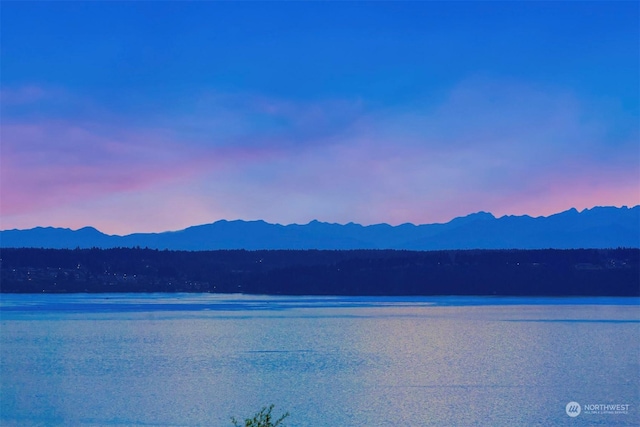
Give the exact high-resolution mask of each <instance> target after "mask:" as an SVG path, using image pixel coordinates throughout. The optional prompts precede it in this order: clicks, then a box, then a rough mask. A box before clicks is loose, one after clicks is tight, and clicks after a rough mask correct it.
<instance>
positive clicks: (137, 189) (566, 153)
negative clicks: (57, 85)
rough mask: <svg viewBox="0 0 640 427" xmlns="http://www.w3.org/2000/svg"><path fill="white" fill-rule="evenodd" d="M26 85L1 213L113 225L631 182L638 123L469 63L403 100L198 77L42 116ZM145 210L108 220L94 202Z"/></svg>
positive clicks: (9, 128)
mask: <svg viewBox="0 0 640 427" xmlns="http://www.w3.org/2000/svg"><path fill="white" fill-rule="evenodd" d="M36 87H37V86H33V87H32V88H31V89H29V88H22V89H16V90H13V91H9V92H6V91H5V90H4V89H3V93H2V99H3V108H4V109H5V110H7V112H6V113H5V112H4V111H3V127H2V141H3V142H2V161H1V166H2V169H1V179H2V205H1V208H2V217H3V227H13V226H17V227H25V226H34V225H47V222H48V221H50V220H51V218H52V212H57V214H56V215H57V217H56V218H59V219H58V220H59V221H60V222H64V221H65V220H64V216H65V214H66V215H67V217H68V218H67V219H66V221H67V223H70V222H73V223H78V222H80V221H81V222H84V225H86V224H92V225H96V226H98V227H100V225H101V224H99V223H97V222H94V220H93V219H94V218H102V219H101V220H100V221H102V224H103V225H104V227H111V229H110V230H109V229H106V231H113V232H132V231H159V230H166V229H176V228H180V227H184V226H188V225H192V224H196V223H203V222H210V221H214V220H217V219H220V218H222V217H226V218H245V219H256V218H262V219H266V220H268V221H272V222H280V223H290V222H306V221H308V220H311V219H313V218H318V219H320V220H327V221H336V222H348V221H356V222H361V223H377V222H391V223H402V222H415V223H425V222H434V221H446V220H448V219H450V218H452V217H453V216H456V215H463V214H467V213H470V212H474V211H478V210H489V211H493V212H494V213H495V214H509V213H514V214H520V213H529V214H534V215H535V214H550V213H553V212H555V211H559V210H562V209H566V208H569V207H571V206H576V207H579V208H583V207H590V206H592V205H594V204H616V205H619V204H636V203H638V202H639V198H640V190H639V186H640V184H638V182H639V181H638V176H639V170H638V165H639V163H640V162H639V161H638V160H639V159H638V151H637V140H638V128H637V126H627V127H626V128H625V127H624V126H620V125H619V124H618V123H615V122H612V120H615V117H616V115H615V111H609V113H610V114H609V115H608V116H606V117H599V116H598V115H596V114H594V113H593V111H595V110H594V109H593V108H591V106H589V105H585V104H584V103H583V102H582V101H581V100H580V99H578V98H577V97H576V96H575V95H573V94H571V93H569V92H565V91H558V90H556V89H555V88H550V87H540V86H536V85H531V84H525V83H522V82H506V83H505V82H497V81H493V80H490V79H484V80H483V79H475V80H473V79H472V80H467V81H463V82H461V83H460V84H459V85H457V86H456V87H455V88H453V89H452V90H451V91H450V92H449V93H448V95H447V96H445V97H444V98H442V99H440V100H426V101H428V102H426V101H425V102H424V103H414V104H412V105H405V106H403V107H402V108H378V107H377V106H374V105H369V104H367V102H366V101H364V100H362V99H344V100H341V99H338V100H316V101H300V100H297V101H293V100H288V99H276V98H269V97H266V96H258V95H253V94H236V95H234V94H219V93H207V92H203V93H201V94H199V95H198V96H196V97H193V98H192V99H185V100H184V101H183V102H182V103H181V104H180V105H172V106H167V107H166V108H165V109H164V110H162V111H160V110H154V111H153V112H148V111H140V113H139V114H138V115H136V117H133V118H132V117H128V116H119V115H118V114H116V113H115V112H107V113H105V111H104V109H102V108H95V109H93V110H90V111H87V112H85V114H83V115H80V118H78V115H75V114H73V115H68V116H60V115H55V117H46V115H43V114H42V113H40V112H38V108H37V106H38V105H40V103H42V102H43V99H44V98H46V95H44V94H43V93H44V91H39V90H36V89H34V88H36ZM41 92H42V93H41ZM6 93H9V95H6ZM5 96H9V98H8V99H9V100H11V99H13V103H12V102H7V103H6V104H5V99H7V98H5ZM71 98H73V99H74V100H75V101H73V102H77V100H78V99H79V98H78V97H70V99H71ZM18 101H19V102H18ZM84 103H85V102H84V101H82V102H79V103H77V104H76V105H82V104H84ZM17 104H20V108H21V109H22V110H21V114H12V112H13V110H12V109H13V108H17V107H16V105H17ZM86 104H91V105H93V104H92V103H91V102H90V101H87V102H86ZM28 105H32V106H33V110H32V111H31V112H30V110H29V109H28V108H27V109H25V106H28ZM612 117H614V118H613V119H612ZM619 129H626V130H625V131H624V132H620V130H619ZM153 210H155V211H156V214H155V215H153V216H152V217H150V215H149V214H147V215H146V218H141V217H140V216H139V215H134V214H128V218H129V219H128V221H126V224H125V223H124V222H123V223H122V225H120V226H116V225H113V221H109V220H108V219H107V218H106V216H105V215H103V214H100V212H107V211H108V212H111V213H115V212H126V211H138V212H151V211H153ZM167 211H168V212H167ZM171 211H173V212H174V213H171ZM80 216H83V218H82V219H79V217H80ZM71 217H73V219H71ZM178 217H179V218H178Z"/></svg>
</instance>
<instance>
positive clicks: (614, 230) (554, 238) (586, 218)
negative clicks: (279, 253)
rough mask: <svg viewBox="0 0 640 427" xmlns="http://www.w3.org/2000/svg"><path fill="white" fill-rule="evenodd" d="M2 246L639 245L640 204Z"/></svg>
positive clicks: (43, 231) (44, 235) (49, 230)
mask: <svg viewBox="0 0 640 427" xmlns="http://www.w3.org/2000/svg"><path fill="white" fill-rule="evenodd" d="M0 247H3V248H25V247H33V248H51V249H75V248H93V247H95V248H103V249H104V248H116V247H141V248H150V249H160V250H164V249H169V250H187V251H196V250H216V249H246V250H260V249H334V250H347V249H399V250H444V249H547V248H554V249H577V248H596V249H597V248H617V247H627V248H638V247H640V205H637V206H634V207H632V208H628V207H626V206H623V207H620V208H617V207H594V208H592V209H585V210H583V211H582V212H578V210H576V209H575V208H574V209H569V210H567V211H564V212H561V213H557V214H554V215H550V216H547V217H536V218H534V217H530V216H527V215H524V216H503V217H500V218H496V217H494V216H493V215H492V214H490V213H487V212H478V213H474V214H471V215H467V216H465V217H458V218H455V219H453V220H451V221H449V222H447V223H444V224H424V225H413V224H402V225H398V226H391V225H389V224H376V225H368V226H363V225H359V224H354V223H348V224H344V225H341V224H331V223H325V222H319V221H315V220H314V221H311V222H310V223H308V224H305V225H298V224H291V225H280V224H270V223H267V222H264V221H261V220H260V221H242V220H235V221H227V220H221V221H217V222H214V223H212V224H205V225H197V226H193V227H189V228H186V229H184V230H179V231H168V232H163V233H135V234H129V235H126V236H115V235H107V234H104V233H102V232H100V231H98V230H96V229H95V228H93V227H84V228H81V229H79V230H75V231H74V230H70V229H68V228H53V227H46V228H43V227H36V228H32V229H29V230H5V231H0Z"/></svg>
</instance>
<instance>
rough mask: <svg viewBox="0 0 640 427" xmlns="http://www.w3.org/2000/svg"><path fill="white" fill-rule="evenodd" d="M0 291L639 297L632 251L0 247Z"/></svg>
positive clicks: (637, 256) (639, 252) (639, 272)
mask: <svg viewBox="0 0 640 427" xmlns="http://www.w3.org/2000/svg"><path fill="white" fill-rule="evenodd" d="M0 254H1V261H0V274H1V275H0V290H1V291H2V292H5V293H8V292H12V293H36V292H37V293H42V292H52V293H66V292H218V293H237V292H242V293H251V294H289V295H523V296H525V295H526V296H563V295H567V296H568V295H584V296H591V295H593V296H598V295H601V296H640V269H639V260H640V249H611V250H601V249H598V250H596V249H576V250H553V249H548V250H464V251H432V252H415V251H394V250H350V251H327V250H322V251H319V250H308V251H299V250H290V251H289V250H268V251H244V250H221V251H202V252H186V251H158V250H152V249H140V248H133V249H132V248H119V249H76V250H65V249H2V250H1V252H0Z"/></svg>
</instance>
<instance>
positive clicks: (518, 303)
mask: <svg viewBox="0 0 640 427" xmlns="http://www.w3.org/2000/svg"><path fill="white" fill-rule="evenodd" d="M638 303H639V301H638V299H622V298H621V299H612V298H593V299H584V298H582V299H580V298H575V299H539V298H536V299H530V298H527V299H517V298H510V299H505V298H342V297H340V298H323V297H320V298H310V297H299V298H298V297H255V296H240V295H226V296H224V295H187V294H177V295H140V294H125V295H2V296H1V300H0V316H1V321H0V326H1V329H0V337H1V342H0V344H1V346H0V355H1V360H0V375H1V376H0V383H1V384H0V392H1V396H0V398H1V403H0V405H1V406H0V410H1V413H0V424H2V425H3V426H13V425H20V426H22V425H65V426H69V425H109V426H113V425H127V426H129V425H141V426H167V425H171V426H201V425H207V426H230V425H231V423H230V421H229V419H230V417H231V416H232V415H235V416H236V417H238V418H244V417H246V416H249V415H252V414H253V413H254V412H256V411H257V410H258V409H260V407H262V406H263V405H267V404H269V403H274V404H275V405H276V408H275V412H276V413H281V412H283V411H289V412H291V417H290V418H289V419H288V420H289V423H288V425H290V426H314V427H317V426H394V427H395V426H429V425H432V426H475V425H483V426H531V425H542V426H551V425H554V426H562V425H571V426H574V425H602V426H614V425H629V426H631V425H640V411H639V405H640V383H639V378H640V309H639V306H638ZM571 401H575V402H578V403H579V404H580V405H581V409H582V413H581V414H580V415H578V416H577V417H575V418H572V417H569V416H568V415H567V413H566V412H565V409H566V408H565V407H566V405H567V403H569V402H571ZM601 404H620V405H628V407H627V410H626V413H599V414H597V413H588V412H589V411H588V410H586V408H589V407H591V408H592V411H591V412H594V411H595V410H593V408H597V407H594V406H589V405H601Z"/></svg>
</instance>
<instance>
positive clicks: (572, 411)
mask: <svg viewBox="0 0 640 427" xmlns="http://www.w3.org/2000/svg"><path fill="white" fill-rule="evenodd" d="M565 411H567V415H569V416H570V417H571V418H575V417H577V416H578V415H580V412H581V411H582V408H581V407H580V404H579V403H578V402H569V403H567V406H566V408H565Z"/></svg>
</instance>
